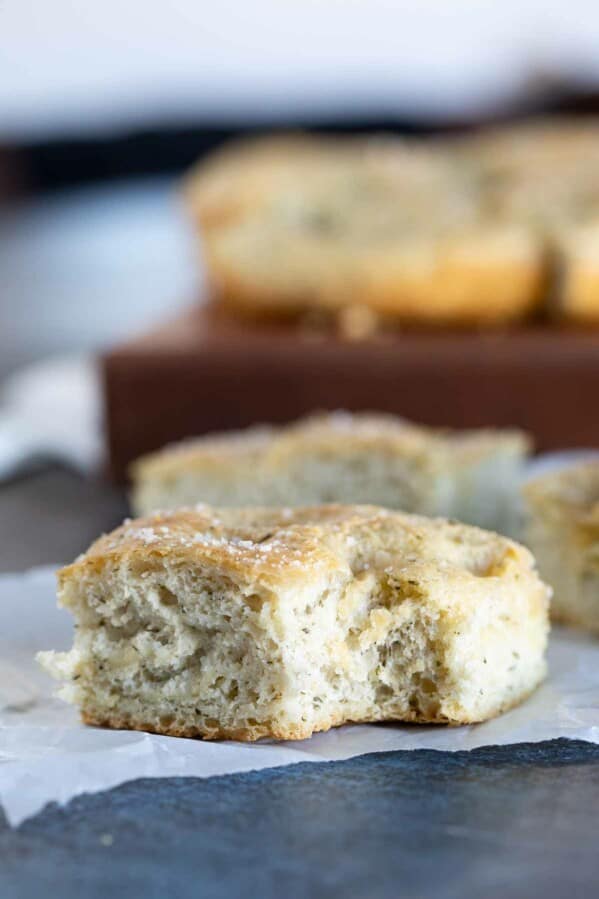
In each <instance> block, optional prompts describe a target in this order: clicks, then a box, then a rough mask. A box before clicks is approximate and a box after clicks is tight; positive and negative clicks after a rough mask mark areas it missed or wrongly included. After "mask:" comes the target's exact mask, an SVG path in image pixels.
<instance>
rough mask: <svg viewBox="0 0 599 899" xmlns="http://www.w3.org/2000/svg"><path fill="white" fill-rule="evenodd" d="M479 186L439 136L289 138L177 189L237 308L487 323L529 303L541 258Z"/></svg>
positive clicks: (195, 174)
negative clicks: (490, 209) (431, 139)
mask: <svg viewBox="0 0 599 899" xmlns="http://www.w3.org/2000/svg"><path fill="white" fill-rule="evenodd" d="M479 181H480V179H479V177H478V173H477V169H476V167H471V166H468V165H467V164H464V162H463V161H462V160H457V161H456V159H455V158H454V156H453V155H452V154H450V153H447V152H442V151H440V150H439V151H438V150H437V149H435V146H434V145H433V144H431V145H425V144H424V143H423V142H420V143H417V142H407V141H400V140H398V139H390V138H387V139H382V138H378V139H376V138H370V139H336V140H335V139H332V138H328V139H327V138H309V137H297V138H293V137H289V136H288V137H279V138H272V139H270V140H269V139H264V140H262V141H258V142H253V143H252V142H245V143H243V144H242V145H241V146H239V147H237V148H235V147H232V148H229V149H227V150H225V151H223V152H222V153H221V154H220V155H217V156H216V157H215V158H213V159H212V160H208V162H206V163H204V164H202V165H200V166H198V167H196V168H195V169H194V170H193V171H192V173H191V174H190V175H189V176H188V178H187V180H186V182H185V189H184V193H185V197H186V200H187V205H188V207H189V209H190V210H191V215H192V218H193V220H194V221H195V222H196V223H197V225H198V227H199V229H200V231H201V237H202V247H203V256H204V261H205V263H206V266H207V271H208V275H209V279H210V282H211V285H212V289H213V292H214V293H215V295H216V296H217V297H218V298H219V299H220V301H221V302H222V303H224V304H226V305H227V306H228V307H230V308H232V309H233V310H235V311H236V312H242V313H245V314H246V315H251V316H261V315H262V316H264V315H266V316H297V315H301V314H303V313H306V312H311V311H314V310H317V311H320V312H321V313H324V314H327V315H329V316H334V317H337V318H338V319H340V320H342V321H343V316H344V313H345V311H346V310H347V309H348V308H349V309H353V308H356V307H358V308H366V309H370V310H372V311H373V312H374V313H376V314H377V315H380V316H382V317H383V318H386V319H395V320H398V321H400V322H406V323H427V324H429V325H431V324H432V325H435V324H436V325H451V324H453V325H483V326H484V325H491V326H493V325H498V324H501V323H504V322H507V321H512V320H517V319H521V318H522V317H524V316H526V315H527V314H528V313H529V312H531V311H532V310H533V309H535V308H536V306H537V305H538V303H539V301H540V298H541V291H542V288H543V284H544V282H543V276H544V259H543V256H542V252H541V246H540V244H539V243H538V241H537V239H536V237H535V235H534V234H533V233H532V232H531V231H530V229H529V228H528V227H527V226H525V225H522V224H520V223H518V222H516V223H511V222H508V221H501V222H499V223H498V222H497V220H496V217H493V216H485V215H484V210H483V205H482V203H481V196H480V184H479Z"/></svg>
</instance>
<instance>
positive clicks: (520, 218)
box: [461, 118, 599, 324]
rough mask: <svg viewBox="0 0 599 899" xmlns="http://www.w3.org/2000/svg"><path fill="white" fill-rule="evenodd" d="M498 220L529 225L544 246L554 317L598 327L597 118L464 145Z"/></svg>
mask: <svg viewBox="0 0 599 899" xmlns="http://www.w3.org/2000/svg"><path fill="white" fill-rule="evenodd" d="M461 147H462V149H463V151H464V154H465V156H466V157H467V158H468V160H469V162H470V164H471V165H474V166H476V165H479V166H480V171H481V183H482V184H484V188H483V195H484V196H485V198H486V202H487V203H488V205H489V210H490V214H493V215H495V216H496V217H497V218H498V219H499V220H501V221H506V222H511V223H513V224H515V223H520V224H522V225H528V226H529V227H530V228H531V230H532V231H533V232H534V233H535V234H536V235H537V238H538V240H539V241H540V242H542V244H543V246H544V248H545V249H544V252H545V258H546V297H545V303H544V305H545V308H546V311H547V313H548V314H549V316H550V317H552V318H554V319H555V320H558V321H569V322H573V323H578V324H581V323H585V322H586V323H590V324H592V323H595V324H598V323H599V121H597V120H590V121H580V120H572V119H559V118H558V119H553V120H540V121H537V122H534V123H529V124H524V125H519V126H511V127H506V128H499V129H492V130H490V131H488V132H487V133H483V134H482V135H481V136H479V137H477V138H473V139H470V140H466V141H462V142H461Z"/></svg>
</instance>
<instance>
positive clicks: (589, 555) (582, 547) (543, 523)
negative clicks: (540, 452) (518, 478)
mask: <svg viewBox="0 0 599 899" xmlns="http://www.w3.org/2000/svg"><path fill="white" fill-rule="evenodd" d="M523 492H524V499H525V505H526V518H527V523H526V538H525V539H526V542H527V544H528V545H529V546H530V548H531V550H532V551H533V553H534V554H535V557H536V559H537V561H538V564H539V569H540V571H541V574H542V576H543V577H544V578H545V580H546V581H547V583H549V584H550V585H551V586H552V588H553V599H552V601H551V615H552V617H553V618H554V619H555V620H556V621H560V622H563V623H565V624H571V625H575V626H577V627H580V628H584V629H585V630H588V631H592V632H594V633H597V634H599V459H594V460H589V461H585V462H579V463H577V464H575V465H573V466H571V467H569V468H567V469H564V470H562V471H557V472H552V473H549V474H545V475H542V476H540V477H538V478H536V479H535V480H534V481H531V482H530V483H528V484H527V485H526V486H525V487H524V489H523Z"/></svg>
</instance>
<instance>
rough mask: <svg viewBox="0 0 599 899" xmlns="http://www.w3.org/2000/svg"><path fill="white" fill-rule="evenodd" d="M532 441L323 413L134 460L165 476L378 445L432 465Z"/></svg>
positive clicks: (146, 471) (148, 473)
mask: <svg viewBox="0 0 599 899" xmlns="http://www.w3.org/2000/svg"><path fill="white" fill-rule="evenodd" d="M529 447H530V441H529V439H528V437H527V436H526V434H524V433H523V432H521V431H517V430H511V431H510V430H504V431H495V430H491V429H489V430H485V429H480V430H472V431H451V430H444V429H440V428H439V429H437V428H427V427H424V426H418V425H414V424H412V423H411V422H408V421H406V420H404V419H400V418H398V417H397V416H394V415H385V414H382V413H355V414H353V413H348V412H333V413H322V414H317V415H313V416H310V417H308V418H304V419H300V420H299V421H297V422H294V423H293V424H290V425H287V426H282V427H266V426H258V427H253V428H248V429H247V430H245V431H233V432H229V433H226V432H225V433H221V434H208V435H206V436H204V437H198V438H193V439H189V440H185V441H182V442H181V443H179V444H175V445H172V446H167V447H165V448H164V449H163V450H160V451H158V452H156V453H152V454H150V455H147V456H143V457H142V458H141V459H138V460H137V461H136V462H135V463H134V464H133V466H132V469H131V470H132V474H133V476H134V477H135V478H141V479H143V478H146V477H148V478H151V477H155V476H157V477H163V476H164V477H168V476H170V475H175V476H176V475H177V474H178V473H179V472H180V471H187V470H193V469H194V468H198V469H206V468H210V467H215V468H218V469H222V468H226V467H228V466H230V465H231V464H235V463H236V462H243V463H245V462H247V463H248V464H253V463H254V462H258V461H259V462H260V463H261V464H263V465H265V466H266V467H268V468H269V469H276V468H284V467H285V465H286V463H287V462H289V461H290V459H292V458H294V457H301V456H302V455H303V454H305V453H311V452H314V453H323V454H330V455H331V456H333V457H334V456H335V455H337V456H339V457H343V456H344V455H346V454H350V453H354V452H360V451H363V452H369V451H376V452H381V453H388V454H389V455H398V456H401V457H407V458H410V460H411V461H412V462H413V463H415V464H418V463H419V462H420V464H421V465H422V467H423V468H426V469H427V470H431V471H433V470H434V469H435V467H436V466H439V467H440V466H443V465H446V464H447V457H448V455H450V457H451V459H452V460H453V461H454V462H455V464H464V465H466V464H469V463H471V462H472V463H475V462H476V461H477V460H478V459H480V458H481V457H484V456H486V455H487V454H488V453H489V452H492V451H493V449H494V448H502V449H511V450H512V451H513V452H521V453H524V452H526V451H527V450H528V449H529Z"/></svg>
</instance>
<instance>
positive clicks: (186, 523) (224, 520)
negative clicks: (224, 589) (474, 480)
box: [59, 505, 534, 602]
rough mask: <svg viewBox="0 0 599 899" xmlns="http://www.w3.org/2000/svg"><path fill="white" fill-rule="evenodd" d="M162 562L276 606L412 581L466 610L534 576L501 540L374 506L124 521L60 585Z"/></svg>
mask: <svg viewBox="0 0 599 899" xmlns="http://www.w3.org/2000/svg"><path fill="white" fill-rule="evenodd" d="M165 560H166V562H168V564H169V565H170V566H176V565H179V564H181V565H192V564H198V565H199V566H201V567H203V568H205V569H207V570H209V571H210V572H211V573H215V572H216V573H217V574H220V575H222V576H224V577H225V578H226V579H227V581H231V580H232V581H233V582H236V581H237V582H247V581H248V580H249V581H250V582H251V581H254V582H256V581H259V583H260V585H261V586H263V587H264V586H266V587H271V588H273V589H276V590H277V591H278V592H277V594H276V595H275V594H273V599H276V598H277V596H278V597H279V598H280V597H281V596H283V597H284V596H285V595H287V596H293V587H294V584H296V583H302V584H306V583H307V582H308V583H309V582H311V581H319V580H320V578H321V577H322V576H323V574H324V575H326V573H327V572H331V571H332V572H338V571H341V572H344V571H347V572H348V573H349V574H350V575H354V576H369V574H368V573H369V572H371V573H374V574H376V573H377V572H378V573H379V574H382V573H383V572H384V573H385V575H387V576H390V575H393V573H394V572H395V573H397V574H398V576H402V577H403V578H406V577H409V576H410V575H413V579H414V584H413V587H414V589H415V590H416V589H425V588H427V587H435V586H437V587H440V588H441V589H442V590H443V591H444V592H446V593H447V594H448V597H449V598H450V599H451V601H453V599H454V598H455V601H456V602H457V601H464V602H465V601H466V595H463V594H462V592H461V589H460V588H461V587H464V589H465V590H466V593H467V588H468V585H470V586H473V587H474V590H475V591H478V590H479V588H480V587H481V581H480V579H481V578H486V579H488V585H487V588H485V589H488V590H492V583H493V581H500V580H502V579H504V578H506V577H508V578H509V577H510V576H514V577H516V578H517V577H518V576H519V573H520V574H521V573H522V572H523V571H529V572H532V571H533V569H534V559H533V557H532V555H531V554H530V553H529V552H528V550H527V549H525V548H524V547H522V546H520V545H519V544H517V543H514V542H513V541H511V540H509V539H508V538H506V537H500V536H498V535H497V534H494V533H491V532H487V531H483V530H481V529H479V528H475V527H469V526H467V525H462V524H458V523H455V522H449V521H445V520H443V519H427V518H423V517H421V516H416V515H406V514H404V513H398V512H391V511H389V510H385V509H381V508H378V507H375V506H341V505H327V506H316V507H306V508H294V509H282V510H276V509H267V508H255V509H251V508H244V509H230V508H229V509H212V508H210V507H208V506H198V507H196V508H193V509H191V508H190V509H179V510H176V511H174V512H171V513H160V514H156V515H153V516H150V517H147V518H143V519H137V520H133V521H131V520H129V521H126V522H125V523H124V524H123V525H122V526H121V527H120V528H118V529H117V530H115V531H114V532H113V533H111V534H108V535H105V536H103V537H101V538H100V539H99V540H97V541H96V542H95V543H94V544H92V546H91V547H90V549H89V550H88V551H87V553H85V554H84V555H82V556H80V557H79V558H78V559H77V560H76V561H75V562H74V563H73V564H72V565H70V566H68V567H66V568H64V569H62V571H61V572H59V583H60V585H61V586H62V585H63V584H64V583H65V582H67V581H69V580H70V579H71V578H77V577H78V576H81V575H84V574H87V573H89V572H92V573H94V572H99V571H101V570H102V568H103V567H104V566H106V565H111V564H116V565H122V564H125V565H127V564H131V565H135V566H137V568H138V570H139V569H140V567H141V568H142V569H143V568H144V567H146V568H150V567H151V566H152V565H161V564H163V563H164V562H165ZM485 583H487V582H485ZM454 588H455V594H454V592H453V591H454ZM290 589H291V591H292V592H291V594H290V593H289V590H290Z"/></svg>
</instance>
